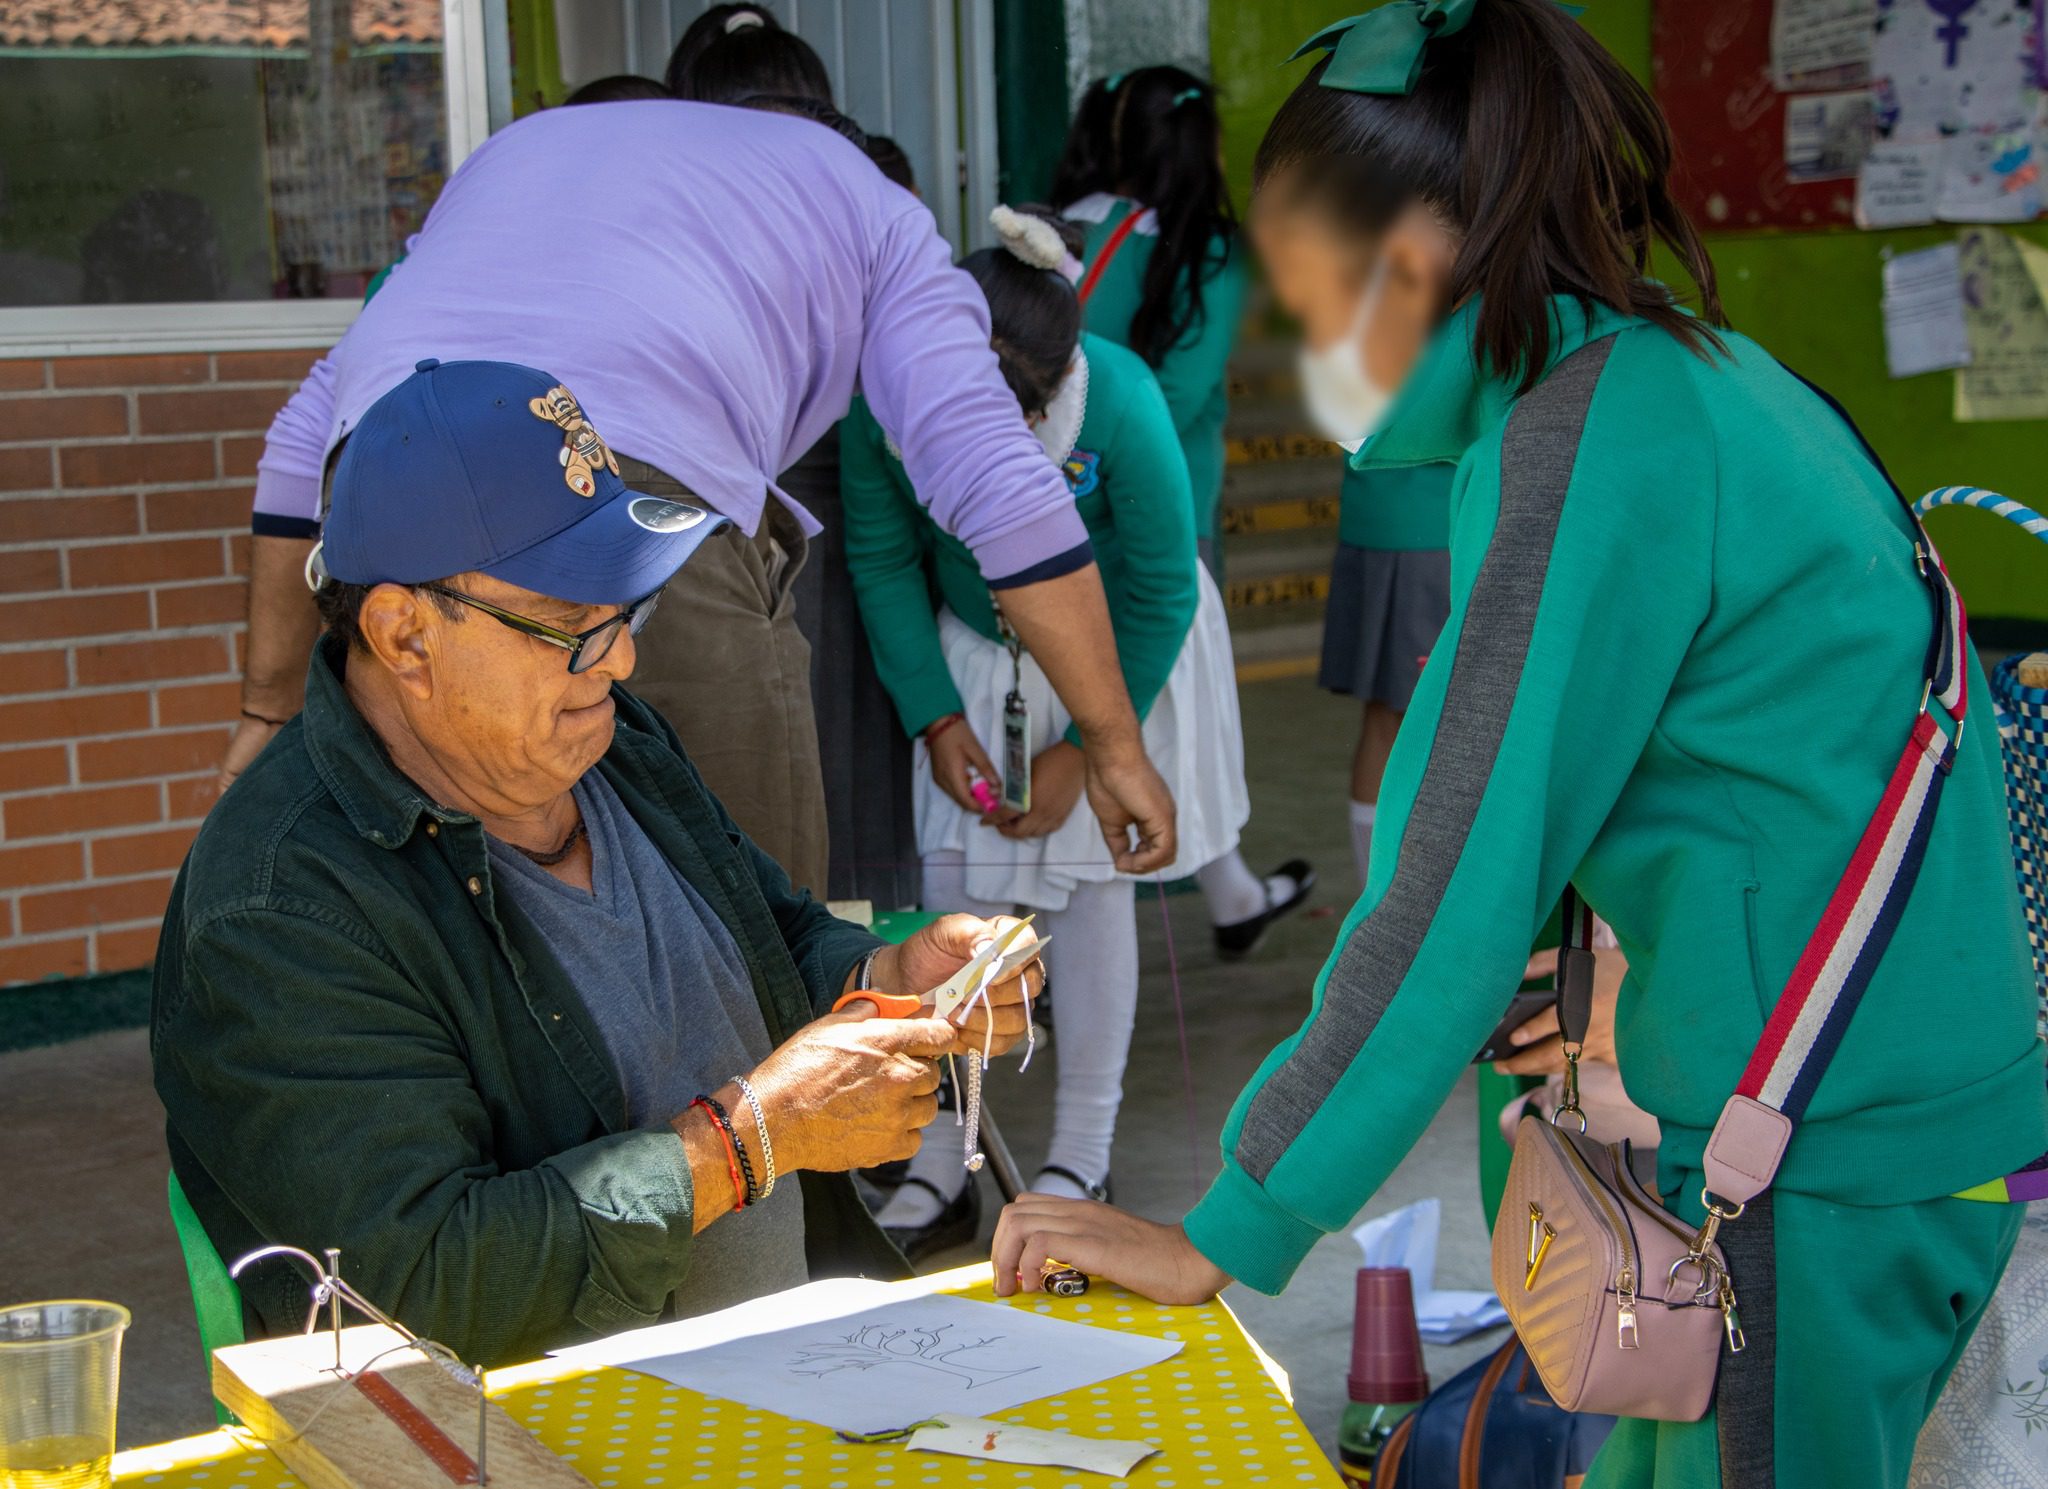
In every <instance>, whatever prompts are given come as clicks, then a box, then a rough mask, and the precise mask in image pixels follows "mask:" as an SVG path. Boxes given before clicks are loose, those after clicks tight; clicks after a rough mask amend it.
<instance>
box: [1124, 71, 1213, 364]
mask: <svg viewBox="0 0 2048 1489" xmlns="http://www.w3.org/2000/svg"><path fill="white" fill-rule="evenodd" d="M1219 129H1220V126H1219V124H1218V121H1217V118H1216V90H1215V89H1213V88H1211V87H1210V86H1209V85H1208V84H1207V83H1205V82H1203V81H1202V80H1201V79H1200V78H1198V77H1196V76H1195V75H1194V74H1193V73H1190V72H1185V71H1183V70H1182V69H1180V68H1178V67H1141V68H1139V69H1137V71H1135V72H1131V73H1127V74H1125V76H1124V79H1123V82H1122V83H1121V85H1119V86H1118V88H1117V90H1116V95H1115V108H1114V109H1113V110H1112V111H1111V114H1110V148H1111V150H1112V152H1113V157H1112V158H1113V160H1114V162H1115V171H1116V186H1115V190H1116V191H1117V193H1118V194H1119V195H1122V196H1127V197H1130V198H1131V199H1132V200H1134V201H1136V202H1137V203H1139V205H1140V206H1141V207H1149V208H1151V209H1152V212H1153V214H1154V216H1155V217H1156V218H1157V220H1158V223H1159V237H1158V238H1157V240H1156V241H1155V242H1154V243H1153V245H1152V256H1151V258H1150V259H1148V260H1147V261H1146V264H1145V278H1144V282H1143V284H1142V285H1141V286H1140V289H1139V294H1138V308H1137V310H1135V311H1134V312H1132V315H1131V330H1130V340H1131V350H1132V351H1134V352H1136V353H1137V354H1138V355H1139V356H1141V357H1143V358H1144V359H1145V360H1146V361H1147V362H1149V363H1150V364H1151V365H1152V366H1154V367H1157V366H1158V365H1159V364H1160V363H1161V362H1163V361H1165V360H1166V354H1167V353H1168V352H1170V351H1172V350H1173V349H1174V347H1176V346H1178V345H1179V344H1180V343H1181V340H1182V339H1183V338H1184V337H1186V335H1187V334H1188V332H1189V331H1191V330H1194V329H1197V328H1199V327H1200V326H1201V324H1202V317H1203V315H1204V314H1205V313H1206V312H1205V307H1204V306H1203V304H1202V283H1203V281H1204V280H1206V279H1209V278H1211V277H1212V276H1213V275H1214V274H1215V273H1216V271H1217V269H1218V268H1220V267H1221V266H1222V265H1223V264H1224V263H1225V262H1227V261H1228V260H1229V257H1230V255H1231V254H1232V253H1233V252H1235V251H1236V244H1237V214H1236V212H1234V211H1233V210H1232V209H1231V206H1230V188H1229V187H1228V186H1227V185H1226V184H1225V183H1224V180H1223V162H1222V160H1221V158H1220V157H1219V154H1218V141H1219V138H1220V135H1219ZM1219 241H1220V247H1219Z"/></svg>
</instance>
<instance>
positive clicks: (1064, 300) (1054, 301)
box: [960, 206, 1082, 415]
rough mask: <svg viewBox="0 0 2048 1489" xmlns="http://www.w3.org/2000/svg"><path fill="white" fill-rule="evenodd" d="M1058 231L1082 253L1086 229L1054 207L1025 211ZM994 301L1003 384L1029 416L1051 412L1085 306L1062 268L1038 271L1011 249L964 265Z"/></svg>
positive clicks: (983, 253)
mask: <svg viewBox="0 0 2048 1489" xmlns="http://www.w3.org/2000/svg"><path fill="white" fill-rule="evenodd" d="M1016 210H1017V211H1018V212H1020V213H1023V214H1025V215H1026V216H1030V217H1038V218H1042V219H1044V220H1045V221H1046V222H1049V223H1051V224H1052V225H1053V227H1054V229H1055V230H1057V231H1058V233H1059V235H1060V238H1061V241H1063V242H1064V243H1065V244H1066V246H1067V252H1068V253H1071V254H1075V255H1077V256H1078V255H1079V254H1080V252H1081V243H1082V238H1081V230H1080V229H1079V228H1077V227H1075V226H1074V224H1072V223H1071V222H1068V221H1067V220H1066V219H1065V218H1064V217H1061V216H1059V215H1058V214H1057V213H1055V212H1054V211H1052V209H1051V208H1049V207H1038V206H1020V207H1018V208H1017V209H1016ZM960 267H961V268H962V269H965V270H966V271H967V272H968V273H969V274H970V275H972V276H973V278H974V282H975V283H976V284H978V285H980V286H981V292H982V294H983V295H985V296H986V297H987V298H988V319H989V333H990V334H989V345H990V346H992V347H994V348H995V353H996V360H997V361H998V362H1000V363H1001V364H1002V368H1003V381H1004V382H1006V383H1008V384H1009V385H1010V391H1011V392H1012V393H1015V394H1016V395H1017V402H1018V403H1019V404H1020V405H1021V406H1022V407H1023V410H1024V412H1025V414H1027V415H1037V414H1042V413H1044V412H1045V406H1046V405H1047V404H1048V403H1050V402H1051V401H1052V395H1053V394H1054V393H1056V392H1058V391H1059V386H1060V380H1061V379H1062V378H1064V377H1065V376H1066V375H1067V368H1068V367H1069V366H1070V365H1071V364H1072V362H1073V360H1074V347H1075V345H1076V344H1077V343H1078V342H1079V341H1080V339H1081V302H1080V301H1079V300H1078V299H1077V298H1075V295H1074V287H1073V286H1072V285H1071V284H1069V283H1067V281H1066V278H1065V277H1064V276H1063V275H1061V274H1060V272H1059V271H1058V270H1056V269H1038V268H1034V267H1032V266H1031V265H1030V264H1027V263H1025V262H1024V260H1022V259H1020V258H1018V257H1017V256H1016V255H1015V254H1014V253H1012V252H1010V250H1009V249H1007V248H1001V247H997V248H980V249H976V250H975V251H974V252H973V253H970V254H968V255H967V257H966V258H964V259H962V260H960Z"/></svg>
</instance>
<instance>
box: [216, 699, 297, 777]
mask: <svg viewBox="0 0 2048 1489" xmlns="http://www.w3.org/2000/svg"><path fill="white" fill-rule="evenodd" d="M283 727H284V725H283V724H273V723H271V722H270V720H268V719H259V718H255V717H253V716H252V715H249V714H243V715H242V720H241V722H240V723H238V724H236V725H235V732H234V734H233V735H232V736H231V737H230V738H229V740H228V752H227V754H225V755H223V756H222V757H221V762H220V789H221V790H223V791H225V790H227V789H228V787H230V786H232V785H234V783H235V777H236V776H238V775H240V774H241V773H242V772H243V771H245V770H247V769H248V768H249V767H250V766H251V765H252V764H254V763H255V760H256V757H257V756H258V755H260V754H262V753H263V747H264V746H265V745H267V744H269V743H270V742H271V741H272V740H273V739H275V738H277V731H278V730H280V729H282V728H283Z"/></svg>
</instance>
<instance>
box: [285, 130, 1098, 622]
mask: <svg viewBox="0 0 2048 1489" xmlns="http://www.w3.org/2000/svg"><path fill="white" fill-rule="evenodd" d="M423 357H438V358H440V359H441V360H442V361H444V362H451V361H456V360H458V359H466V358H487V359H494V360H500V361H508V362H520V363H524V364H526V365H528V366H531V367H537V368H540V369H542V370H544V371H546V372H549V373H552V374H554V375H555V376H557V377H559V378H560V379H561V380H562V381H563V382H564V383H566V384H567V385H568V387H569V389H570V391H572V392H573V393H574V394H575V395H576V397H577V398H578V399H579V400H580V401H581V402H582V404H583V407H584V409H585V410H586V411H587V412H588V413H589V415H590V421H591V423H592V424H594V425H595V426H596V427H597V429H598V430H599V431H600V432H601V433H602V434H603V435H604V437H605V438H606V440H607V441H609V442H610V444H611V446H612V448H613V449H615V450H617V451H618V452H619V453H620V454H623V455H631V456H634V457H636V458H638V459H640V460H644V461H646V462H647V463H648V464H650V465H653V466H656V467H658V468H660V469H661V470H664V471H666V472H667V473H668V474H670V475H672V476H674V477H675V478H676V479H677V480H679V481H681V482H683V483H684V484H685V485H687V486H688V487H690V488H691V489H692V490H693V491H695V492H697V493H698V494H699V495H700V496H702V497H704V498H705V499H706V500H707V501H708V502H710V503H711V504H712V505H713V506H715V507H716V508H717V509H718V510H719V511H720V512H722V513H724V514H725V515H726V516H728V517H730V518H732V519H733V521H735V522H736V523H738V524H739V525H740V526H741V527H743V528H745V529H746V530H747V531H748V532H749V533H752V532H753V531H755V529H756V528H758V527H759V525H760V521H761V512H762V509H763V506H764V505H765V503H766V500H767V497H768V495H769V494H771V493H772V494H773V495H774V496H775V497H776V498H777V499H778V500H780V501H782V502H783V503H784V504H785V505H787V506H789V507H790V508H791V509H792V510H793V511H794V512H795V513H796V514H797V516H798V518H799V520H801V521H802V522H803V524H804V529H805V531H806V532H816V531H818V523H817V520H816V519H815V518H813V517H812V516H811V515H810V514H809V513H808V512H805V511H804V510H803V509H802V508H801V507H799V506H797V504H796V503H795V502H793V501H791V500H790V499H789V497H788V496H787V495H786V494H785V493H784V492H782V491H781V489H780V488H779V487H777V486H776V484H775V477H776V476H777V475H778V474H779V473H780V472H781V471H783V470H785V469H787V468H788V466H789V465H790V464H791V463H793V462H794V461H795V460H796V458H797V457H798V456H800V455H802V454H803V452H804V451H805V450H807V449H809V448H810V446H811V445H812V443H813V442H815V441H816V440H817V439H818V437H819V436H820V435H822V434H824V433H825V431H826V430H827V429H829V428H831V427H832V425H833V424H834V423H835V422H837V421H838V420H839V418H840V417H841V416H843V415H844V414H845V413H846V410H847V404H848V401H849V400H850V399H851V398H852V396H853V394H854V391H855V387H856V385H858V387H859V388H860V390H861V391H862V392H864V393H865V394H866V396H867V401H868V404H869V406H870V407H871V408H872V409H873V410H874V412H875V416H876V418H877V419H878V420H880V422H881V425H882V427H883V429H885V430H886V431H888V433H889V435H890V437H891V438H893V439H894V440H895V441H896V444H897V446H898V448H900V449H901V450H902V451H903V462H904V465H905V466H906V468H907V469H908V472H909V475H910V478H911V485H912V487H913V489H915V490H916V492H917V493H918V496H919V498H920V499H921V500H923V501H925V502H926V503H927V504H928V505H929V506H930V508H931V514H932V517H933V518H934V520H936V521H937V522H938V524H939V525H940V526H941V527H943V528H944V529H945V530H946V531H948V532H950V533H952V534H953V535H954V536H956V537H958V538H959V539H960V540H961V541H962V542H964V543H966V544H967V546H968V547H969V548H971V549H972V550H973V551H974V555H975V557H976V558H977V559H978V560H979V561H980V564H981V568H982V572H983V573H984V574H988V575H992V576H998V582H1000V580H1001V579H1008V580H1010V581H1011V582H1013V583H1014V582H1018V581H1020V580H1026V579H1033V578H1049V577H1052V576H1054V575H1056V574H1059V573H1062V572H1066V571H1068V570H1071V569H1074V568H1078V567H1080V565H1081V564H1083V563H1085V562H1087V560H1088V550H1087V541H1088V537H1087V531H1086V529H1084V528H1083V527H1082V525H1081V519H1080V517H1079V516H1078V515H1077V514H1076V512H1075V510H1074V502H1073V497H1072V495H1071V494H1070V493H1069V492H1068V490H1067V485H1066V482H1065V481H1063V480H1062V479H1061V478H1060V474H1059V471H1058V469H1057V468H1056V467H1055V466H1054V465H1053V464H1052V462H1051V461H1049V460H1047V459H1046V458H1045V451H1044V449H1043V448H1042V447H1041V446H1040V445H1039V443H1038V440H1037V438H1036V437H1035V436H1034V435H1033V434H1032V433H1031V430H1030V429H1029V427H1028V426H1027V425H1026V424H1025V422H1024V420H1023V419H1022V418H1021V417H1019V415H1018V411H1017V399H1016V395H1015V394H1013V393H1011V392H1010V390H1009V388H1008V387H1007V386H1005V384H1004V382H1003V379H1002V375H1001V373H1000V372H999V370H998V369H997V365H996V358H995V354H994V353H993V352H992V351H991V350H990V349H989V322H988V306H987V304H986V302H985V301H984V300H983V299H982V296H981V292H980V291H979V290H978V289H977V288H976V287H975V285H974V282H973V281H972V280H971V279H969V278H968V277H967V276H966V275H965V274H962V273H960V272H958V271H957V270H955V269H954V267H953V265H952V259H951V254H950V250H949V249H948V248H947V245H946V242H945V240H944V239H943V238H941V237H940V236H939V234H938V231H937V229H936V227H935V226H934V224H933V222H932V217H931V213H929V212H928V211H926V210H925V208H924V207H923V206H922V205H921V204H920V203H919V202H918V201H917V199H916V198H914V197H912V196H911V195H910V194H909V193H908V192H906V191H903V190H901V189H900V188H898V187H896V186H894V185H892V184H891V183H890V182H889V181H887V180H886V179H884V178H883V176H882V174H881V172H879V171H878V170H876V169H875V167H874V166H873V165H872V164H871V163H870V162H869V161H868V159H867V157H866V156H865V155H863V154H862V153H861V152H860V150H858V149H857V148H856V147H855V146H853V145H852V144H851V143H849V142H848V141H847V140H845V139H843V138H841V137H840V136H839V135H838V134H836V133H834V132H833V131H832V130H831V129H828V128H826V127H825V126H823V125H820V124H817V123H814V122H812V121H810V120H808V119H798V118H791V117H789V116H786V115H779V114H766V113H761V112H758V111H754V110H748V109H735V108H727V107H724V106H721V105H717V104H702V103H670V102H660V101H646V102H634V103H605V104H593V105H589V106H586V107H582V108H570V109H551V110H548V111H547V112H545V113H542V114H537V115H535V116H533V117H531V118H528V119H525V120H522V121H521V122H519V123H517V124H514V125H512V126H511V127H510V128H508V129H505V130H502V131H500V132H499V133H498V134H496V135H494V136H493V137H492V138H491V139H489V140H488V141H486V142H485V143H484V145H483V146H482V147H481V148H480V149H478V150H477V151H476V153H475V154H473V155H471V156H470V157H469V159H468V160H466V161H464V162H463V164H462V168H461V169H460V170H458V171H456V173H455V174H454V175H453V176H452V177H451V178H450V179H449V181H448V184H447V187H446V188H445V189H444V190H443V191H442V193H441V199H440V200H439V201H438V202H437V203H436V204H435V206H434V209H433V211H432V212H431V213H429V214H428V217H427V220H426V223H425V225H424V226H423V227H422V228H421V230H420V232H419V234H418V236H417V237H415V238H414V239H413V241H412V244H411V246H410V250H409V252H408V254H407V256H406V258H405V260H404V262H403V263H401V264H400V265H399V266H398V267H397V269H396V270H394V271H393V272H392V274H391V275H390V277H389V278H387V279H386V280H385V282H384V286H383V288H382V289H380V290H379V291H378V292H377V294H376V296H375V298H374V299H372V300H371V301H370V303H369V304H368V305H367V306H365V307H364V309H363V313H362V315H361V316H360V317H358V318H357V320H356V322H355V324H354V325H353V326H352V327H350V329H349V331H348V334H347V335H345V336H343V337H342V338H341V340H340V341H339V342H338V343H337V344H336V345H335V347H334V350H333V351H332V352H330V353H329V354H328V356H327V357H326V358H324V359H323V360H322V361H321V362H319V363H318V364H317V365H315V367H314V368H313V370H312V372H311V373H310V374H309V375H308V376H307V378H306V380H305V381H304V382H303V383H302V384H300V386H299V389H298V391H297V392H296V393H295V394H293V395H292V398H291V401H290V402H289V403H287V404H286V405H285V406H284V408H283V410H282V411H280V412H279V414H278V416H277V419H276V421H275V422H274V423H273V424H272V425H271V426H270V434H269V437H268V438H267V440H266V441H265V443H264V450H263V458H262V460H261V461H260V462H259V464H258V467H257V469H258V475H257V482H256V514H255V527H256V530H257V531H258V532H267V533H273V534H282V535H304V536H310V535H311V534H312V532H313V530H314V527H313V524H314V523H315V522H316V521H317V519H318V516H319V510H320V478H321V471H322V469H323V467H324V465H325V461H326V456H327V453H328V452H329V451H330V450H331V449H332V448H333V446H334V445H335V444H336V442H338V441H339V440H340V439H341V437H342V436H343V435H344V434H346V433H347V432H348V431H349V430H350V429H351V428H353V427H354V425H355V423H356V421H357V420H358V419H360V418H361V417H362V415H363V413H364V411H365V410H366V409H368V408H369V406H370V405H371V404H372V403H374V402H376V400H377V399H378V398H379V397H380V396H381V395H382V394H384V393H385V392H387V391H389V390H390V389H391V388H392V387H394V386H396V385H397V384H398V383H399V382H400V381H401V380H403V379H404V377H405V376H406V375H407V374H408V373H410V372H411V371H412V368H413V364H414V363H415V362H418V361H419V360H420V359H421V358H423Z"/></svg>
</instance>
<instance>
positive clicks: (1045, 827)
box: [955, 731, 1088, 838]
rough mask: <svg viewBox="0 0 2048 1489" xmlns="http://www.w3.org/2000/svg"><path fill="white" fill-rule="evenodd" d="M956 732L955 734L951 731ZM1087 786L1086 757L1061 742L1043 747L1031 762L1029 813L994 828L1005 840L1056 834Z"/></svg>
mask: <svg viewBox="0 0 2048 1489" xmlns="http://www.w3.org/2000/svg"><path fill="white" fill-rule="evenodd" d="M955 732H958V731H955ZM1087 782H1088V757H1087V756H1086V755H1084V754H1082V753H1081V748H1080V746H1079V745H1072V744H1068V743H1067V741H1065V740H1064V739H1062V740H1059V741H1057V742H1055V743H1053V744H1050V745H1047V746H1046V747H1045V748H1044V749H1042V750H1040V751H1039V752H1038V754H1037V755H1036V756H1034V757H1033V758H1032V761H1031V810H1030V811H1028V812H1026V813H1024V815H1023V816H1021V817H1012V818H1011V819H1010V820H1009V821H1007V822H1000V823H998V824H996V830H997V831H998V832H1000V833H1001V834H1002V835H1003V836H1004V837H1006V838H1042V837H1044V836H1046V834H1048V833H1053V832H1058V831H1059V830H1060V828H1061V827H1062V826H1064V825H1065V824H1066V820H1067V818H1069V817H1071V816H1072V815H1073V813H1074V808H1075V807H1076V806H1077V805H1079V803H1080V800H1081V788H1082V787H1083V786H1085V785H1086V784H1087Z"/></svg>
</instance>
